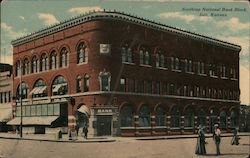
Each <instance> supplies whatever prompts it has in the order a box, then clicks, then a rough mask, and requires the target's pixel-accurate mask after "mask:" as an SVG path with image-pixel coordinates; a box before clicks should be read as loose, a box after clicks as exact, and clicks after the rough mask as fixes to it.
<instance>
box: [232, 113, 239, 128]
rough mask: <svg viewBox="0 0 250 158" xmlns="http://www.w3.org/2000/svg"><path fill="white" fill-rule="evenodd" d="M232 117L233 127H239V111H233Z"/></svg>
mask: <svg viewBox="0 0 250 158" xmlns="http://www.w3.org/2000/svg"><path fill="white" fill-rule="evenodd" d="M230 119H231V128H233V127H237V126H238V117H237V113H236V112H235V111H232V112H231V115H230Z"/></svg>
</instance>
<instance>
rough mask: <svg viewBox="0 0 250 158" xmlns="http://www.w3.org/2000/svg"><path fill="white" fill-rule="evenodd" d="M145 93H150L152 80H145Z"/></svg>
mask: <svg viewBox="0 0 250 158" xmlns="http://www.w3.org/2000/svg"><path fill="white" fill-rule="evenodd" d="M147 93H152V81H147Z"/></svg>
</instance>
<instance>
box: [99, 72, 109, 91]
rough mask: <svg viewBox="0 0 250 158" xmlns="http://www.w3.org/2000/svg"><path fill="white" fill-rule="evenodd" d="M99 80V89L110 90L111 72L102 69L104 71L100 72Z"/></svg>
mask: <svg viewBox="0 0 250 158" xmlns="http://www.w3.org/2000/svg"><path fill="white" fill-rule="evenodd" d="M99 80H100V89H101V91H110V81H111V74H110V73H109V72H105V70H104V72H100V74H99Z"/></svg>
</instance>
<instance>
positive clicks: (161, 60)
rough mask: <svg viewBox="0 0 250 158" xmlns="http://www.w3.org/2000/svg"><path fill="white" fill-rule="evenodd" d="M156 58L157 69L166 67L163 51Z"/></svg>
mask: <svg viewBox="0 0 250 158" xmlns="http://www.w3.org/2000/svg"><path fill="white" fill-rule="evenodd" d="M155 58H156V62H155V66H156V67H164V66H165V59H164V55H163V54H162V52H161V51H158V52H157V53H156V55H155Z"/></svg>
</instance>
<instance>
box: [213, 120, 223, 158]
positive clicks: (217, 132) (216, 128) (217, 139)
mask: <svg viewBox="0 0 250 158" xmlns="http://www.w3.org/2000/svg"><path fill="white" fill-rule="evenodd" d="M220 135H221V131H220V129H219V125H218V124H215V125H214V133H213V138H214V142H215V145H216V155H220V142H221V137H220Z"/></svg>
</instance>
